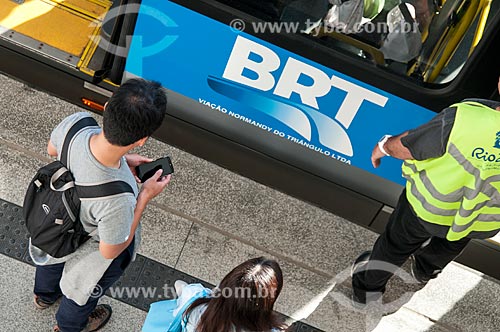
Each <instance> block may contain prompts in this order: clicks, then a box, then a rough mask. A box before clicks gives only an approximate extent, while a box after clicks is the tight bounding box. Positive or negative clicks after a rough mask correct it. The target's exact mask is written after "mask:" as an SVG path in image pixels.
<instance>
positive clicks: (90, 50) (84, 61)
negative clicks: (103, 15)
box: [77, 27, 101, 68]
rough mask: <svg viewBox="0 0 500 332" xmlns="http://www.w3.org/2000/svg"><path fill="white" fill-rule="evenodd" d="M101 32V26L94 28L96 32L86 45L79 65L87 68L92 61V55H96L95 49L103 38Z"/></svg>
mask: <svg viewBox="0 0 500 332" xmlns="http://www.w3.org/2000/svg"><path fill="white" fill-rule="evenodd" d="M100 33H101V27H96V28H95V29H94V32H93V33H92V36H91V37H90V38H89V42H88V44H87V47H85V50H84V51H83V54H82V56H81V57H80V62H79V63H78V65H77V67H82V68H87V66H88V65H89V63H90V60H92V56H93V55H94V53H95V50H96V49H97V47H98V46H99V41H100V39H101V37H100Z"/></svg>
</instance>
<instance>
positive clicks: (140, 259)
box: [0, 199, 322, 332]
mask: <svg viewBox="0 0 500 332" xmlns="http://www.w3.org/2000/svg"><path fill="white" fill-rule="evenodd" d="M28 239H29V235H28V230H27V229H26V227H25V223H24V219H23V214H22V208H21V207H19V206H17V205H15V204H12V203H10V202H7V201H4V200H2V199H0V253H2V254H4V255H6V256H9V257H12V258H14V259H17V260H20V261H22V262H24V263H28V264H31V265H34V264H33V261H32V260H31V258H30V257H29V252H28V243H29V242H28ZM176 280H183V281H185V282H187V283H201V284H202V285H204V286H205V287H210V288H211V287H213V286H214V285H211V284H209V283H207V282H205V281H203V280H200V279H198V278H195V277H193V276H191V275H189V274H186V273H183V272H181V271H177V270H175V269H173V268H171V267H169V266H167V265H164V264H161V263H159V262H157V261H154V260H152V259H149V258H147V257H144V256H142V255H137V257H136V260H135V261H134V262H132V263H131V264H130V266H129V267H128V268H127V269H126V271H125V273H124V274H123V276H122V277H121V278H120V280H118V281H117V282H116V283H115V284H114V285H113V290H132V289H134V290H139V292H138V293H136V294H132V293H128V292H127V291H123V292H116V291H113V292H112V290H111V289H110V290H108V292H107V293H106V295H108V296H110V297H113V298H114V299H116V300H119V301H121V302H124V303H126V304H129V305H131V306H134V307H136V308H138V309H141V310H145V311H147V310H149V305H150V304H151V303H152V302H155V301H160V300H165V299H171V298H173V297H174V296H175V295H174V294H175V293H174V290H173V289H174V288H173V287H174V282H175V281H176ZM285 317H286V316H285ZM288 331H289V332H322V331H321V330H318V329H316V328H314V327H312V326H310V325H307V324H305V323H302V322H297V323H295V324H293V325H292V326H291V327H290V328H289V329H288Z"/></svg>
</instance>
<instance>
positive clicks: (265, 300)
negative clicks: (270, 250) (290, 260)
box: [185, 257, 285, 332]
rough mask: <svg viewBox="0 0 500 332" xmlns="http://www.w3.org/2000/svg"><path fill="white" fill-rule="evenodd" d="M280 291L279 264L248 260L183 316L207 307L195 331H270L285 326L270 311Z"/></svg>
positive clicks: (258, 259) (266, 260) (261, 258)
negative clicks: (201, 306) (210, 294)
mask: <svg viewBox="0 0 500 332" xmlns="http://www.w3.org/2000/svg"><path fill="white" fill-rule="evenodd" d="M282 288H283V273H282V272H281V268H280V266H279V264H278V263H277V262H276V261H274V260H270V259H266V258H264V257H259V258H253V259H250V260H248V261H246V262H244V263H242V264H240V265H238V266H237V267H235V268H234V269H233V270H232V271H231V272H229V273H228V274H227V275H226V276H225V277H224V279H222V281H221V283H220V285H219V286H218V287H216V288H215V289H214V290H213V292H212V296H211V297H210V298H201V299H198V300H196V301H195V302H194V303H193V304H192V305H191V306H190V307H189V309H188V310H186V313H185V315H186V316H187V315H189V313H190V312H191V311H192V310H193V309H194V308H195V307H197V306H198V305H201V304H204V303H206V304H207V308H206V310H205V312H204V313H203V314H202V316H201V318H200V321H199V322H198V325H197V327H196V331H197V332H227V331H236V332H239V331H243V330H244V331H270V330H272V329H273V328H278V329H283V328H284V327H285V326H284V324H283V323H282V322H281V320H280V319H279V318H278V317H277V315H276V314H275V313H274V311H273V307H274V303H275V302H276V299H277V297H278V296H279V294H280V292H281V289H282Z"/></svg>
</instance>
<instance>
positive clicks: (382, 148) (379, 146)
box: [378, 135, 392, 156]
mask: <svg viewBox="0 0 500 332" xmlns="http://www.w3.org/2000/svg"><path fill="white" fill-rule="evenodd" d="M391 137H392V135H384V136H382V138H381V139H380V140H379V141H378V148H379V150H380V151H382V153H383V154H385V155H386V156H390V154H388V153H387V151H385V149H384V145H385V143H386V142H387V140H388V139H389V138H391Z"/></svg>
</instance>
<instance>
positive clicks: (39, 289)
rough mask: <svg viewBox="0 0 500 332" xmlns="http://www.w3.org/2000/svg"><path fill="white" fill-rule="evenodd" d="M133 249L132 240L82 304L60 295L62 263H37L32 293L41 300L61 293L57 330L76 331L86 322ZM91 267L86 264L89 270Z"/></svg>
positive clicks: (130, 256) (53, 299)
mask: <svg viewBox="0 0 500 332" xmlns="http://www.w3.org/2000/svg"><path fill="white" fill-rule="evenodd" d="M133 252H134V241H132V243H131V244H130V245H129V246H128V248H127V249H125V250H124V251H123V252H122V253H121V254H120V255H119V256H118V257H117V258H115V259H114V260H113V262H112V263H111V265H110V266H109V268H108V269H107V270H106V272H105V273H104V275H103V276H102V278H101V280H99V282H98V285H99V286H98V288H99V290H97V289H96V290H95V293H96V294H98V295H96V296H92V297H90V298H89V300H88V301H87V303H86V304H85V305H83V306H80V305H78V304H76V303H75V302H74V301H72V300H70V299H68V298H67V297H66V296H63V294H62V292H61V288H60V287H59V282H60V280H61V277H62V273H63V269H64V263H61V264H54V265H46V266H37V267H36V274H35V290H34V292H35V294H36V295H38V296H39V297H40V298H41V299H42V300H44V301H45V302H49V303H51V302H54V301H56V300H57V299H58V298H59V297H61V296H63V298H62V301H61V304H60V306H59V310H58V311H57V314H56V320H57V324H58V326H59V329H60V330H61V332H80V331H82V330H83V329H84V328H85V326H86V325H87V322H88V318H89V315H90V313H91V312H92V311H94V309H95V307H96V306H97V302H98V301H99V299H100V298H101V297H102V296H103V295H104V293H106V291H107V290H108V289H109V288H110V287H111V286H112V285H113V284H114V283H115V282H116V281H117V280H118V279H120V277H121V276H122V274H123V272H124V271H125V269H126V268H127V266H128V265H129V264H130V262H131V260H132V255H133ZM91 268H92V267H89V269H91Z"/></svg>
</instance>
